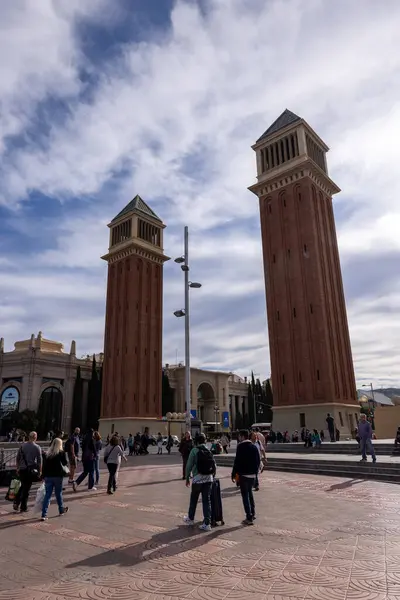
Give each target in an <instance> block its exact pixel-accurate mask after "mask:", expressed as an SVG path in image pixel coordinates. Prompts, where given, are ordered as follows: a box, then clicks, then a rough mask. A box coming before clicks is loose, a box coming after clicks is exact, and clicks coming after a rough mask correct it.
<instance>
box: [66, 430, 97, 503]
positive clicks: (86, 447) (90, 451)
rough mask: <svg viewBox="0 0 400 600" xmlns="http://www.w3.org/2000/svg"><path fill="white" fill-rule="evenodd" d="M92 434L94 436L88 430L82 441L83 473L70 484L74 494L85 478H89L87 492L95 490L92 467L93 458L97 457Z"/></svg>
mask: <svg viewBox="0 0 400 600" xmlns="http://www.w3.org/2000/svg"><path fill="white" fill-rule="evenodd" d="M93 434H94V431H93V429H89V430H88V431H87V433H86V435H85V437H84V438H83V441H82V466H83V471H82V473H81V474H80V475H79V477H78V479H76V481H74V482H73V484H72V486H73V490H74V492H76V491H77V488H78V486H79V485H80V484H81V483H82V481H84V480H85V479H86V477H88V478H89V484H88V489H89V490H96V489H97V488H95V487H94V466H95V458H96V457H97V454H96V447H95V444H94V439H93Z"/></svg>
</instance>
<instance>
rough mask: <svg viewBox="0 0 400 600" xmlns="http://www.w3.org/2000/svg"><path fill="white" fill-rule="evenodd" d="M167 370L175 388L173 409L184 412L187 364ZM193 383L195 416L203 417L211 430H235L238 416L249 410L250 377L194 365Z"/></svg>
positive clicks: (166, 372) (192, 369)
mask: <svg viewBox="0 0 400 600" xmlns="http://www.w3.org/2000/svg"><path fill="white" fill-rule="evenodd" d="M164 372H165V374H166V375H167V376H168V380H169V384H170V386H171V388H172V389H173V391H174V402H173V405H174V409H173V410H174V411H175V412H176V413H184V412H185V410H186V408H185V367H184V366H183V365H182V364H178V365H169V364H166V365H165V371H164ZM190 384H191V385H190V397H191V400H190V402H191V407H192V411H191V412H192V417H193V418H194V419H200V420H201V421H202V423H203V426H204V427H205V428H208V430H209V431H213V430H214V431H215V430H218V431H222V430H229V429H235V427H236V422H237V416H238V415H239V414H240V415H245V414H247V413H248V407H247V394H248V384H247V378H242V377H239V376H238V375H235V374H234V373H226V372H224V371H208V370H206V369H196V368H191V369H190ZM164 416H165V415H164Z"/></svg>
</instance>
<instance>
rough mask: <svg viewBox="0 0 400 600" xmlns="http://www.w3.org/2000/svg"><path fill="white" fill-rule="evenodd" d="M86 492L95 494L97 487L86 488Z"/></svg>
mask: <svg viewBox="0 0 400 600" xmlns="http://www.w3.org/2000/svg"><path fill="white" fill-rule="evenodd" d="M88 492H97V487H92V488H90V489H89V488H88Z"/></svg>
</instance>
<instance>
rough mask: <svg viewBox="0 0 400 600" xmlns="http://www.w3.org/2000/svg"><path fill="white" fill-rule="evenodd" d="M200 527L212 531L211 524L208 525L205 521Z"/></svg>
mask: <svg viewBox="0 0 400 600" xmlns="http://www.w3.org/2000/svg"><path fill="white" fill-rule="evenodd" d="M199 529H201V530H202V531H211V525H206V524H205V523H203V524H202V525H200V527H199Z"/></svg>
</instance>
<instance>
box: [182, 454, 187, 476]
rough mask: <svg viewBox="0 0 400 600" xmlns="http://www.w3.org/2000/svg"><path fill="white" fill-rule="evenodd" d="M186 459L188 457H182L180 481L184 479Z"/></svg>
mask: <svg viewBox="0 0 400 600" xmlns="http://www.w3.org/2000/svg"><path fill="white" fill-rule="evenodd" d="M188 458H189V456H183V455H182V479H186V465H187V461H188Z"/></svg>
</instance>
